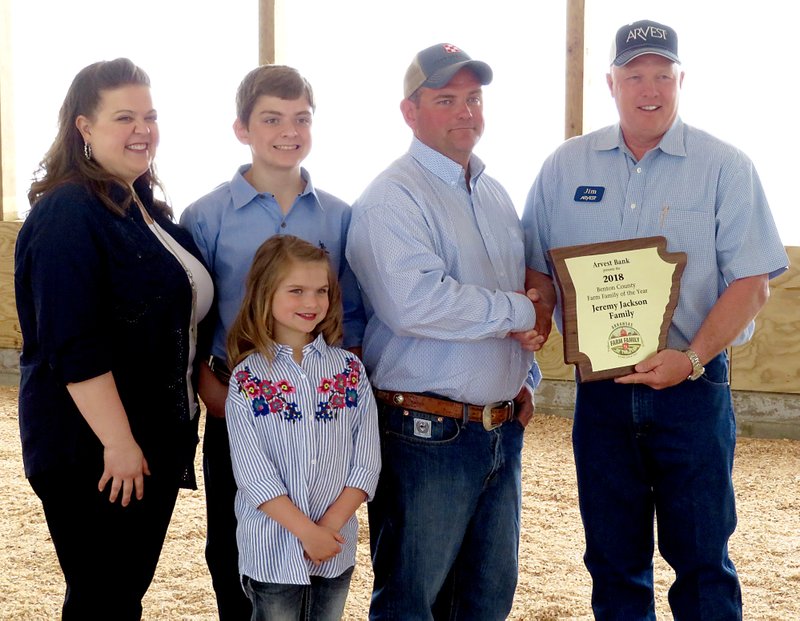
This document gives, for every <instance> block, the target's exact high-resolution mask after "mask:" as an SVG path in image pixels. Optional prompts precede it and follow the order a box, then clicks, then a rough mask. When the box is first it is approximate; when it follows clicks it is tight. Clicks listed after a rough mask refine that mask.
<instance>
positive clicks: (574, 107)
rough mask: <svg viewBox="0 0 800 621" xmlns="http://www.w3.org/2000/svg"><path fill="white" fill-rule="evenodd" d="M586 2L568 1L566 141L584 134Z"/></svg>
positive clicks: (578, 0)
mask: <svg viewBox="0 0 800 621" xmlns="http://www.w3.org/2000/svg"><path fill="white" fill-rule="evenodd" d="M585 10H586V7H585V0H567V59H566V60H567V63H566V65H567V66H566V76H565V86H566V88H565V110H564V139H565V140H566V139H567V138H572V137H573V136H580V135H581V134H582V133H583V58H584V48H585V44H584V39H583V28H584V23H585V20H584V15H585Z"/></svg>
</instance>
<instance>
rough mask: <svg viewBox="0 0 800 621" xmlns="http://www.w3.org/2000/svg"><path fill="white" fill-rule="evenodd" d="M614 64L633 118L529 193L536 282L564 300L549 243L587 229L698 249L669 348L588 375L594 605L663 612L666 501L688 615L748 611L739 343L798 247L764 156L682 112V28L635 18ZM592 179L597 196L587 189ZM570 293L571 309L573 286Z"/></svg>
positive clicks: (583, 462) (622, 34)
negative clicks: (742, 573)
mask: <svg viewBox="0 0 800 621" xmlns="http://www.w3.org/2000/svg"><path fill="white" fill-rule="evenodd" d="M610 64H611V69H610V71H609V74H608V76H607V81H608V86H609V89H610V90H611V94H612V96H613V97H614V100H615V102H616V104H617V110H618V112H619V123H617V124H615V125H611V126H609V127H606V128H603V129H600V130H598V131H595V132H593V133H590V134H587V135H585V136H582V137H579V138H575V139H573V140H569V141H567V142H566V143H564V144H563V145H562V146H561V147H559V148H558V149H557V150H556V151H555V153H553V154H552V155H551V156H550V157H549V158H548V159H547V160H546V161H545V163H544V165H543V167H542V170H541V172H540V173H539V175H538V177H537V179H536V181H535V182H534V184H533V188H532V189H531V192H530V194H529V196H528V201H527V204H526V206H525V213H524V215H523V218H522V221H523V224H524V227H525V236H526V244H527V248H526V253H527V264H528V267H529V268H530V271H529V279H528V282H529V284H532V285H533V284H535V285H536V286H537V287H539V290H540V292H541V294H542V296H543V298H544V299H545V301H546V302H547V303H548V304H549V305H556V300H555V292H554V290H553V287H552V284H551V280H550V273H551V272H550V265H549V264H548V260H547V252H548V250H550V249H551V248H557V247H562V246H572V245H578V244H588V243H595V242H607V241H613V240H625V239H634V238H641V237H649V236H655V235H660V236H664V237H666V239H667V250H668V251H670V252H685V253H686V255H687V263H686V267H685V270H684V272H683V277H682V279H681V288H680V298H679V300H678V305H677V307H676V309H675V312H674V315H673V317H672V323H671V325H670V328H669V334H668V337H667V348H666V349H664V350H663V351H660V352H658V353H656V354H654V355H653V356H651V357H650V358H648V359H646V360H644V361H642V362H640V363H639V364H637V365H636V368H635V372H634V373H631V374H629V375H626V376H624V377H619V378H617V379H616V380H601V381H593V382H583V383H580V384H578V386H577V396H576V403H575V422H574V427H573V450H574V454H575V466H576V470H577V476H578V493H579V499H580V508H581V517H582V519H583V525H584V531H585V535H586V553H585V556H584V560H585V563H586V567H587V568H588V570H589V572H590V573H591V575H592V583H593V590H592V608H593V610H594V614H595V617H596V618H597V619H609V620H610V619H614V620H618V619H636V620H642V619H655V618H656V616H655V606H654V593H653V547H654V536H653V518H654V516H655V517H656V518H657V521H658V546H659V550H660V551H661V554H662V556H663V557H664V559H665V560H666V561H667V562H668V563H669V564H670V565H671V566H672V568H673V569H674V570H675V581H674V583H673V584H672V587H671V588H670V590H669V603H670V607H671V609H672V613H673V615H674V617H675V618H676V619H726V620H727V619H730V620H738V619H741V618H742V599H741V589H740V586H739V580H738V578H737V575H736V570H735V568H734V566H733V563H732V562H731V560H730V558H729V556H728V539H729V537H730V536H731V534H732V533H733V531H734V528H735V527H736V510H735V506H734V493H733V481H732V478H731V473H732V468H733V454H734V446H735V442H736V425H735V421H734V416H733V407H732V403H731V391H730V386H729V383H728V380H729V374H728V359H727V355H726V353H725V350H726V348H727V347H729V346H731V345H737V344H740V343H744V342H745V341H747V340H748V339H749V338H750V336H751V335H752V333H753V319H754V317H755V316H756V314H757V313H758V311H759V310H760V309H761V307H762V306H763V305H764V304H765V303H766V301H767V297H768V295H769V286H768V281H769V279H770V278H772V277H774V276H777V275H778V274H780V273H781V272H783V271H784V270H785V269H786V267H787V265H788V259H787V257H786V253H785V251H784V248H783V245H782V244H781V241H780V237H779V236H778V232H777V230H776V227H775V223H774V221H773V219H772V215H771V214H770V210H769V206H768V204H767V199H766V197H765V195H764V191H763V189H762V187H761V183H760V181H759V179H758V175H757V173H756V171H755V168H754V167H753V164H752V162H751V161H750V160H749V159H748V158H747V157H746V156H745V155H744V154H743V153H742V152H741V151H739V150H737V149H735V148H733V147H732V146H730V145H728V144H726V143H723V142H722V141H720V140H717V139H716V138H714V137H712V136H710V135H709V134H707V133H705V132H702V131H700V130H698V129H695V128H694V127H691V126H689V125H686V124H684V123H683V121H682V120H681V119H680V117H679V116H678V99H679V94H680V88H681V83H682V82H683V71H682V70H681V66H680V61H679V58H678V39H677V35H676V33H675V31H674V30H673V29H672V28H670V27H669V26H665V25H663V24H658V23H656V22H652V21H646V20H645V21H640V22H636V23H633V24H628V25H625V26H623V27H622V28H620V29H619V30H618V32H617V34H616V37H615V39H614V44H613V46H612V52H611V59H610ZM587 188H591V189H592V190H593V194H592V196H593V197H595V200H593V201H591V202H581V198H582V196H583V194H584V191H583V190H585V189H587ZM556 308H558V311H559V312H557V313H556V318H557V319H558V318H560V316H561V313H560V300H559V301H558V304H557V305H556ZM539 319H540V321H541V320H543V317H541V316H540V318H539ZM543 332H547V330H543Z"/></svg>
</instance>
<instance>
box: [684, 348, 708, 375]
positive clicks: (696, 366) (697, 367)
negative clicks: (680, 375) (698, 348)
mask: <svg viewBox="0 0 800 621" xmlns="http://www.w3.org/2000/svg"><path fill="white" fill-rule="evenodd" d="M683 353H684V354H686V355H687V356H688V358H689V362H691V363H692V374H691V375H689V377H687V378H686V379H688V380H691V381H695V380H696V379H697V378H698V377H700V376H701V375H703V373H705V372H706V368H705V367H704V366H703V365H702V364H701V363H700V357H699V356H698V355H697V354H696V353H695V352H694V351H692V350H691V349H684V350H683Z"/></svg>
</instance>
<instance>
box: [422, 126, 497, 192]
mask: <svg viewBox="0 0 800 621" xmlns="http://www.w3.org/2000/svg"><path fill="white" fill-rule="evenodd" d="M408 152H409V153H410V154H411V157H413V158H414V159H415V160H417V161H418V162H419V163H420V164H421V165H422V166H423V167H425V168H426V169H428V170H429V171H430V172H431V173H433V174H434V175H436V176H437V177H439V179H441V180H442V181H444V182H445V183H447V184H448V185H456V184H457V183H458V182H459V181H463V179H464V169H463V168H462V167H461V164H459V163H457V162H454V161H453V160H451V159H450V158H449V157H447V156H446V155H442V154H441V153H439V152H438V151H437V150H435V149H431V148H430V147H429V146H428V145H426V144H425V143H424V142H422V141H421V140H419V139H418V138H416V137H415V138H414V139H413V140H412V142H411V147H410V148H409V150H408ZM484 168H486V166H485V165H484V163H483V162H482V161H481V159H480V158H479V157H478V156H477V155H474V154H473V155H471V156H470V158H469V177H470V183H471V184H472V185H475V183H477V181H478V177H480V175H481V173H483V170H484ZM462 185H463V184H462Z"/></svg>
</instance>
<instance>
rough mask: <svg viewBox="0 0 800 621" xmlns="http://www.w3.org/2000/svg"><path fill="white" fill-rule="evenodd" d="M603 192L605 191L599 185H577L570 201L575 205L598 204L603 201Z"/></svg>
mask: <svg viewBox="0 0 800 621" xmlns="http://www.w3.org/2000/svg"><path fill="white" fill-rule="evenodd" d="M605 191H606V189H605V188H604V187H602V186H599V185H579V186H578V189H577V190H575V197H574V198H573V199H572V200H574V201H575V202H576V203H599V202H600V201H601V200H603V193H604V192H605Z"/></svg>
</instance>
